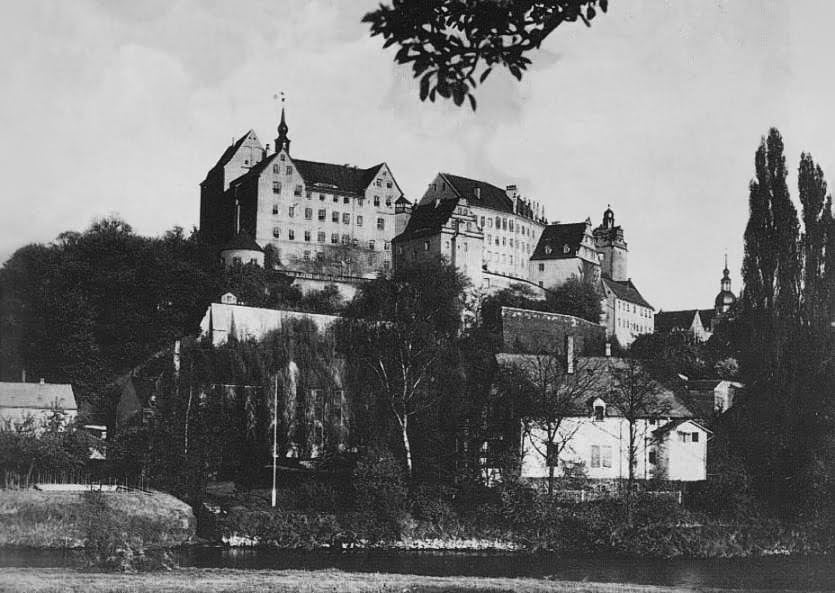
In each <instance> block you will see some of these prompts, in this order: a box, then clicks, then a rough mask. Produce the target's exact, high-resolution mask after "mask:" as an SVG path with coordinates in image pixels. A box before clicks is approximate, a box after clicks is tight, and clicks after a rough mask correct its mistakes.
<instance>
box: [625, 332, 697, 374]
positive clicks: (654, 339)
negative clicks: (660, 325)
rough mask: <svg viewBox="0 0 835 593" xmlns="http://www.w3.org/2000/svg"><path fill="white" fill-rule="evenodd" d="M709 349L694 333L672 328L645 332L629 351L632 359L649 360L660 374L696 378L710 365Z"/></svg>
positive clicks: (648, 363)
mask: <svg viewBox="0 0 835 593" xmlns="http://www.w3.org/2000/svg"><path fill="white" fill-rule="evenodd" d="M706 350H707V349H706V347H705V345H704V344H702V343H701V342H699V340H698V339H696V337H695V336H693V334H692V333H690V332H682V331H670V332H665V333H654V334H642V335H640V336H638V337H637V338H635V341H634V342H632V344H630V346H629V349H628V352H629V356H630V357H631V358H635V359H638V360H643V361H645V364H647V365H648V366H651V367H652V370H653V372H654V373H655V374H656V375H657V376H660V377H664V378H667V379H674V378H676V377H678V375H679V374H683V375H685V376H687V377H688V378H691V379H692V378H696V377H699V376H702V375H703V374H704V372H705V371H706V370H707V368H708V360H707V359H708V356H707V352H706Z"/></svg>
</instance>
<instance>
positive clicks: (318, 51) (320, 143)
mask: <svg viewBox="0 0 835 593" xmlns="http://www.w3.org/2000/svg"><path fill="white" fill-rule="evenodd" d="M377 4H378V0H371V1H367V2H366V1H365V0H351V1H350V2H346V1H345V0H311V1H302V0H289V1H285V0H264V1H261V0H254V1H244V0H236V1H235V2H231V1H228V2H221V1H219V0H215V1H209V0H146V1H142V2H140V1H137V0H131V1H116V0H74V1H73V2H66V1H61V0H54V1H48V0H32V1H30V2H3V3H2V6H0V80H2V92H1V93H0V134H1V135H0V178H2V179H4V180H5V182H4V184H3V188H2V190H0V206H2V214H0V261H5V259H6V258H8V257H9V256H10V255H11V254H12V253H13V252H14V251H15V250H16V249H18V248H19V247H21V246H23V245H25V244H27V243H32V242H44V243H48V242H50V241H52V240H54V239H55V237H56V236H57V235H58V234H59V233H61V232H63V231H66V230H78V231H81V230H84V229H86V228H87V227H88V226H89V225H90V223H91V222H92V221H93V220H94V219H96V218H100V217H102V216H108V215H118V216H120V217H121V218H123V219H124V220H126V221H127V222H128V223H130V224H131V225H132V226H133V227H134V229H135V230H136V231H137V232H139V233H142V234H147V235H157V234H160V233H162V232H164V231H165V230H166V229H170V228H171V227H173V226H175V225H179V226H182V227H184V228H186V229H191V227H192V226H194V225H197V224H198V212H199V183H200V181H202V180H203V178H204V177H205V174H206V172H207V170H208V169H209V168H210V167H211V166H212V165H213V164H214V163H215V162H216V161H217V159H218V158H219V156H220V154H221V153H222V152H223V150H224V149H225V148H226V147H227V146H228V145H229V144H230V143H231V142H232V141H233V139H234V138H238V137H240V136H242V135H243V134H244V133H245V132H246V131H247V130H249V129H250V128H251V129H254V130H255V132H256V133H257V134H258V136H259V138H260V139H261V141H262V142H263V143H267V142H269V143H270V144H272V143H273V141H274V138H275V135H276V131H275V128H276V125H277V123H278V110H279V106H278V102H277V101H276V100H275V99H274V97H275V95H276V94H277V93H279V92H280V91H284V92H285V93H286V96H287V102H286V108H287V120H288V124H289V127H290V133H289V135H290V138H291V139H292V151H291V154H293V155H295V156H297V157H299V158H304V159H309V160H318V161H326V162H334V163H339V164H343V163H350V164H354V165H357V166H360V167H369V166H371V165H373V164H376V163H379V162H381V161H385V162H387V163H388V164H389V166H390V168H391V170H392V172H393V174H394V176H395V178H396V179H397V181H398V183H399V185H400V186H401V188H402V189H403V191H404V192H405V194H406V196H407V197H408V198H410V199H412V200H416V199H420V197H421V195H422V194H423V191H424V190H425V188H426V186H427V184H428V183H429V182H430V181H431V180H432V178H433V177H434V176H435V174H436V173H437V172H439V171H444V172H449V173H455V174H459V175H463V176H467V177H472V178H477V179H482V180H484V181H488V182H491V183H493V184H495V185H497V186H499V187H504V186H505V185H508V184H512V183H515V184H517V185H518V186H519V190H520V192H521V193H522V194H523V195H524V196H526V197H528V198H531V199H534V200H537V201H539V202H541V203H543V204H544V205H545V208H546V214H547V216H548V218H549V219H551V220H552V221H557V220H558V221H561V222H576V221H582V220H585V219H586V218H587V217H591V219H592V221H593V222H594V224H595V225H597V224H599V222H600V220H601V218H602V214H603V210H604V209H605V208H606V207H607V205H609V204H611V207H612V209H613V210H614V212H615V221H616V224H619V225H622V226H623V228H624V232H625V235H626V240H627V243H628V245H629V276H631V277H632V279H633V282H635V284H636V285H637V286H638V288H639V290H640V291H641V292H642V293H643V294H644V296H645V297H646V298H647V299H648V300H649V302H650V303H652V304H653V305H654V306H655V308H656V309H664V310H671V309H679V308H697V307H699V308H707V307H711V306H712V304H713V299H714V297H715V295H716V293H717V292H718V290H719V280H720V278H721V270H722V267H723V256H724V253H725V252H726V250H727V253H728V258H729V267H730V270H731V277H732V279H733V281H734V285H733V288H734V290H735V291H736V292H738V290H739V288H740V282H741V281H740V267H741V262H742V254H743V242H742V235H743V231H744V229H745V224H746V220H747V214H748V183H749V181H750V179H751V177H752V175H753V168H754V164H753V159H754V152H755V150H756V148H757V146H758V144H759V141H760V138H761V137H762V136H763V135H765V134H766V133H767V132H768V129H769V128H770V127H772V126H776V127H777V128H778V129H779V130H780V131H781V132H782V134H783V137H784V140H785V145H786V156H787V164H788V167H789V169H790V170H791V171H792V173H793V176H792V178H791V179H790V189H791V191H792V195H793V197H794V198H795V200H796V198H797V191H796V176H795V175H794V172H795V171H796V169H797V163H798V161H799V158H800V154H801V152H803V151H807V152H811V154H812V155H813V156H814V158H815V159H816V161H817V162H818V163H820V165H821V166H822V168H823V170H824V172H825V173H828V174H829V175H832V176H835V109H833V108H832V99H833V97H835V77H833V76H832V75H831V74H832V72H831V70H832V69H831V56H832V55H835V35H832V34H831V30H830V23H831V22H832V21H833V19H832V17H833V16H835V4H834V3H831V2H826V1H820V2H806V1H799V0H791V1H789V0H783V1H764V0H757V1H746V0H733V1H730V0H729V1H727V2H719V1H710V0H692V1H683V0H675V1H672V0H670V1H661V0H630V1H629V2H625V1H618V0H612V1H610V3H609V11H608V13H606V14H603V15H600V16H599V17H598V18H597V19H595V21H593V25H592V27H590V28H586V27H585V26H583V25H581V24H572V25H566V26H565V27H564V28H560V29H558V30H557V31H556V32H555V33H554V34H553V35H551V36H550V37H549V38H548V39H547V40H546V42H545V43H544V44H543V47H542V49H541V50H540V51H538V52H536V53H535V54H533V55H532V56H531V58H532V59H533V66H532V67H531V69H530V70H529V71H528V72H527V73H526V74H525V76H524V78H523V79H522V82H517V81H516V80H515V79H513V78H512V77H511V76H510V75H509V74H501V73H499V72H494V74H493V75H491V77H490V78H489V79H488V81H487V83H486V84H485V85H484V86H483V87H481V88H479V89H478V90H477V98H478V109H477V111H476V112H475V113H473V112H472V111H470V110H469V108H458V107H455V106H454V105H452V104H451V103H445V102H444V103H436V104H432V103H429V102H427V103H421V102H420V100H419V98H418V90H417V84H416V82H415V81H414V80H413V79H412V77H411V74H410V71H409V70H408V69H407V68H404V67H402V66H398V65H396V64H394V62H393V56H394V51H395V48H389V49H387V50H383V49H382V41H381V39H380V38H379V37H378V38H372V37H370V36H369V31H368V28H367V25H364V24H363V23H361V22H360V21H361V18H362V16H363V14H364V13H365V12H367V11H368V10H371V9H373V8H374V7H376V5H377Z"/></svg>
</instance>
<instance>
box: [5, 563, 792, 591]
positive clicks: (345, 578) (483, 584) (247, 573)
mask: <svg viewBox="0 0 835 593" xmlns="http://www.w3.org/2000/svg"><path fill="white" fill-rule="evenodd" d="M0 577H2V578H0V593H5V592H7V591H8V592H12V591H14V592H16V593H17V592H21V591H25V592H27V593H82V592H83V593H127V592H130V593H152V592H153V593H175V592H176V593H180V592H185V593H191V592H194V593H197V592H200V593H262V592H270V593H290V592H303V593H326V592H327V593H333V592H335V591H338V592H340V593H366V592H368V593H372V592H373V593H389V592H391V593H405V592H409V593H441V592H445V593H467V592H479V593H487V592H491V593H499V592H504V591H506V592H510V593H567V592H572V593H581V592H582V593H685V592H690V591H693V590H694V589H692V588H689V587H656V586H649V585H629V584H622V583H589V582H574V581H550V580H541V579H526V578H523V579H512V578H482V577H432V576H416V575H399V574H377V573H350V572H342V571H337V570H322V571H302V570H281V571H278V570H232V569H183V570H175V571H171V572H163V573H140V574H112V573H85V572H76V571H71V570H63V569H23V568H15V569H7V570H4V571H2V573H0ZM698 590H699V591H700V592H702V593H709V592H715V593H721V592H724V591H731V590H730V589H704V588H699V589H698ZM745 593H758V592H757V591H753V590H746V592H745ZM768 593H780V591H778V590H769V591H768Z"/></svg>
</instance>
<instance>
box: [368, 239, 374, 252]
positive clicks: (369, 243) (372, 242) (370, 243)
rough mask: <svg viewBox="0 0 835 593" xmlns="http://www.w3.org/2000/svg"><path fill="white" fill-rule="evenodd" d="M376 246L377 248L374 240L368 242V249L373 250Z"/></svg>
mask: <svg viewBox="0 0 835 593" xmlns="http://www.w3.org/2000/svg"><path fill="white" fill-rule="evenodd" d="M374 246H375V243H374V239H371V240H370V241H369V242H368V248H369V249H372V250H373V249H374Z"/></svg>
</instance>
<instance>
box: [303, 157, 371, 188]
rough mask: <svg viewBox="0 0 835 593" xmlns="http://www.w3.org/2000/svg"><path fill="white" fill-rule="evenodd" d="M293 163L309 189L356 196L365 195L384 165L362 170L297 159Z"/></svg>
mask: <svg viewBox="0 0 835 593" xmlns="http://www.w3.org/2000/svg"><path fill="white" fill-rule="evenodd" d="M293 163H294V164H295V165H296V169H298V171H299V173H301V176H302V177H303V178H304V180H305V182H306V183H307V184H308V189H316V187H317V186H318V187H321V188H327V189H329V190H331V191H333V190H336V191H339V192H340V193H350V194H356V195H362V194H364V193H365V190H366V188H368V186H369V185H371V182H372V181H373V180H374V177H376V176H377V173H378V172H379V171H380V167H382V166H383V163H379V164H377V165H374V166H373V167H370V168H368V169H360V168H358V167H352V166H349V165H334V164H331V163H319V162H316V161H305V160H302V159H296V158H294V159H293ZM311 186H312V187H311Z"/></svg>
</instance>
